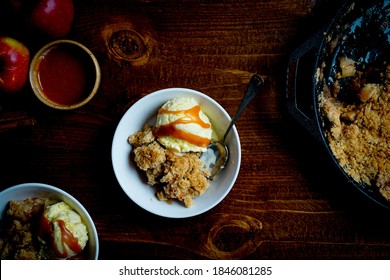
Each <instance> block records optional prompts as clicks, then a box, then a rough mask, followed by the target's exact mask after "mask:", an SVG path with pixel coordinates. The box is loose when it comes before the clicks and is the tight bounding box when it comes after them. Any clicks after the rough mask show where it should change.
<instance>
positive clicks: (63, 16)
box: [10, 0, 74, 38]
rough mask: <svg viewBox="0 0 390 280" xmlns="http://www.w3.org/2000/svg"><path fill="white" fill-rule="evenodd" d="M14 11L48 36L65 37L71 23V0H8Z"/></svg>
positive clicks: (72, 6) (72, 16) (72, 8)
mask: <svg viewBox="0 0 390 280" xmlns="http://www.w3.org/2000/svg"><path fill="white" fill-rule="evenodd" d="M10 1H11V2H10V3H11V7H12V9H13V11H14V12H16V13H17V14H18V15H20V16H24V17H25V19H27V21H28V22H29V23H30V24H31V27H32V28H34V29H35V30H37V31H39V32H40V33H42V34H44V35H46V36H48V37H50V38H60V37H65V36H66V35H67V34H68V33H69V31H70V29H71V27H72V24H73V19H74V5H73V0H10Z"/></svg>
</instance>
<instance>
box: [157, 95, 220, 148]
mask: <svg viewBox="0 0 390 280" xmlns="http://www.w3.org/2000/svg"><path fill="white" fill-rule="evenodd" d="M212 133H213V130H212V127H211V123H210V120H209V118H208V117H207V116H206V115H205V114H204V113H203V112H202V110H201V108H200V106H199V104H198V102H197V101H196V100H195V99H194V98H174V99H171V100H169V101H167V102H166V103H165V104H164V105H163V106H162V107H161V108H160V110H159V111H158V114H157V121H156V131H155V134H156V136H157V140H158V141H159V142H160V143H161V144H162V145H164V146H165V147H167V148H171V149H174V150H176V151H177V152H205V151H206V150H207V146H208V144H209V143H210V141H211V137H212Z"/></svg>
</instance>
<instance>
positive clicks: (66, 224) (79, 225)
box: [44, 202, 88, 258]
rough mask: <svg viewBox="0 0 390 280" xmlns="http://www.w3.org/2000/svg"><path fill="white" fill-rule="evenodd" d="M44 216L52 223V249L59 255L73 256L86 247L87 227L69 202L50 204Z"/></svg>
mask: <svg viewBox="0 0 390 280" xmlns="http://www.w3.org/2000/svg"><path fill="white" fill-rule="evenodd" d="M44 217H45V218H46V219H47V221H48V223H49V224H51V225H52V246H53V248H52V249H53V250H54V252H55V253H56V254H57V255H58V256H60V257H64V258H68V257H72V256H75V255H77V254H79V253H80V252H81V251H82V250H83V249H84V248H85V245H86V244H87V241H88V231H87V227H86V226H85V224H84V223H83V221H82V220H81V217H80V215H79V214H78V213H77V212H75V211H74V210H73V209H72V208H71V207H70V206H69V205H68V204H66V203H65V202H58V203H56V204H53V205H50V206H48V207H47V208H46V210H45V212H44ZM69 234H71V235H69ZM72 235H73V237H72ZM76 242H77V243H76ZM75 243H76V244H75ZM77 244H78V245H77ZM80 249H81V251H80Z"/></svg>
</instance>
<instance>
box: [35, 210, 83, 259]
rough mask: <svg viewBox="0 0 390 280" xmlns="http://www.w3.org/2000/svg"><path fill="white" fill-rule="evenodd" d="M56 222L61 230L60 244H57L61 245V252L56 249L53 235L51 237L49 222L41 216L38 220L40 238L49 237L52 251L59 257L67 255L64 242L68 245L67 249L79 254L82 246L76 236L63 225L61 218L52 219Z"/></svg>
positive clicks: (51, 230) (51, 229) (51, 231)
mask: <svg viewBox="0 0 390 280" xmlns="http://www.w3.org/2000/svg"><path fill="white" fill-rule="evenodd" d="M54 222H57V223H58V226H59V227H60V230H61V244H59V245H60V246H61V247H62V252H60V250H58V247H57V246H56V244H55V241H54V237H53V228H52V225H51V223H50V222H49V221H48V220H47V219H46V218H45V217H44V216H42V218H41V220H40V230H39V235H40V237H41V238H43V239H46V238H49V239H50V241H51V247H52V249H53V251H54V253H55V254H56V255H57V256H58V257H60V258H66V257H68V252H67V251H66V248H65V244H66V245H68V247H69V249H70V250H72V251H73V252H75V253H76V254H79V253H81V252H82V251H83V248H81V246H80V245H79V242H78V239H77V237H74V235H73V234H72V232H70V231H69V230H68V229H67V228H66V225H65V222H64V221H63V220H56V221H53V223H54Z"/></svg>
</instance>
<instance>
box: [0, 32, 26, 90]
mask: <svg viewBox="0 0 390 280" xmlns="http://www.w3.org/2000/svg"><path fill="white" fill-rule="evenodd" d="M29 62H30V52H29V50H28V49H27V47H26V46H25V45H24V44H23V43H21V42H19V41H17V40H15V39H13V38H10V37H0V91H4V92H8V93H15V92H17V91H19V90H21V89H22V88H23V86H24V85H25V83H26V79H27V73H28V66H29Z"/></svg>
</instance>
